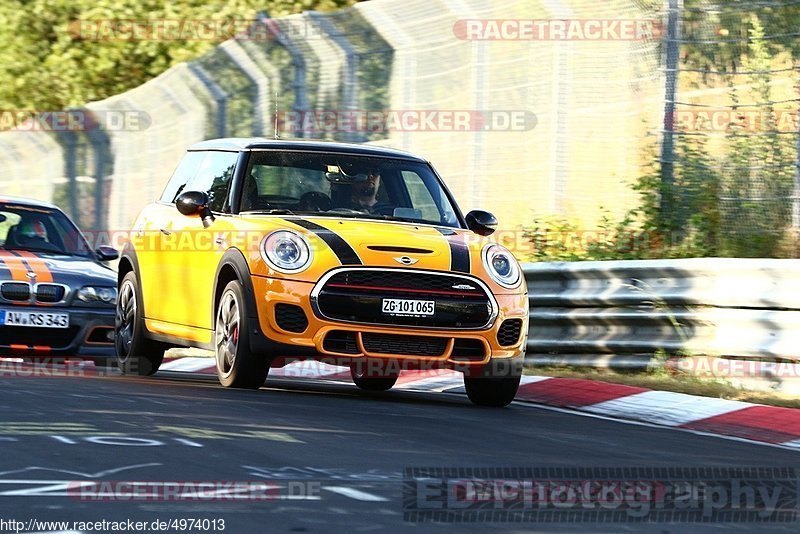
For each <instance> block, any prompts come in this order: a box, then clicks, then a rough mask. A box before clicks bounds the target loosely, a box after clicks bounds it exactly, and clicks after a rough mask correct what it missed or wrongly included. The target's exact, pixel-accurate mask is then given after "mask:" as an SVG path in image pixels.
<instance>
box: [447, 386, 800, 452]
mask: <svg viewBox="0 0 800 534" xmlns="http://www.w3.org/2000/svg"><path fill="white" fill-rule="evenodd" d="M447 394H448V395H449V393H447ZM512 404H513V405H515V406H521V407H523V408H528V409H531V408H533V409H538V410H545V411H548V412H558V413H565V414H570V415H577V416H578V417H591V418H593V419H602V420H603V421H612V422H614V423H622V424H624V425H633V426H643V427H647V428H660V429H661V430H671V431H678V432H686V433H687V434H694V435H695V436H706V437H710V438H720V439H725V440H728V441H736V442H739V443H749V444H750V445H760V446H762V447H773V448H776V449H783V450H785V451H795V452H797V451H800V449H799V448H797V447H796V446H794V445H790V446H787V445H786V443H767V442H766V441H755V440H752V439H747V438H740V437H738V436H726V435H724V434H714V433H712V432H705V431H703V430H694V429H692V428H682V427H679V426H664V425H662V424H658V423H648V422H647V421H634V420H632V419H620V418H619V417H612V416H609V415H602V414H597V413H589V412H582V411H578V410H574V409H570V408H559V407H558V406H548V405H546V404H535V403H533V402H531V401H523V400H517V401H514V402H513V403H512ZM798 441H800V440H798ZM789 443H792V442H789Z"/></svg>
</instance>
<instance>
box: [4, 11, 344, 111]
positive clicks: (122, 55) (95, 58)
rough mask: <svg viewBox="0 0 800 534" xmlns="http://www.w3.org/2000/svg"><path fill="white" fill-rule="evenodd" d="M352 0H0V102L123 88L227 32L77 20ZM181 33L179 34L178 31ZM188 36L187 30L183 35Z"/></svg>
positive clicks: (235, 16) (84, 96) (176, 16)
mask: <svg viewBox="0 0 800 534" xmlns="http://www.w3.org/2000/svg"><path fill="white" fill-rule="evenodd" d="M355 1H356V0H270V1H269V2H264V0H174V1H169V0H4V1H3V2H0V43H3V46H2V47H0V108H2V109H36V110H57V109H65V108H67V107H71V106H80V105H82V104H85V103H86V102H89V101H93V100H100V99H103V98H106V97H109V96H111V95H114V94H117V93H121V92H123V91H126V90H128V89H131V88H133V87H136V86H138V85H141V84H142V83H144V82H146V81H147V80H149V79H151V78H153V77H155V76H157V75H158V74H160V73H162V72H164V71H165V70H166V69H168V68H169V67H170V66H172V65H174V64H176V63H180V62H182V61H186V60H188V59H193V58H196V57H198V56H200V55H201V54H203V53H205V52H207V51H209V50H210V49H211V48H213V47H214V46H215V45H217V44H219V42H221V41H222V40H224V39H225V38H226V37H230V35H228V36H225V35H223V32H218V33H219V35H216V36H214V37H215V38H210V39H197V38H195V39H192V38H186V39H174V40H173V39H158V38H150V39H141V40H132V39H119V38H114V36H113V34H107V33H106V34H104V33H102V32H98V33H89V34H88V35H87V32H85V31H81V27H80V21H114V20H135V21H157V20H189V21H208V20H219V21H233V20H235V21H242V20H252V19H255V17H256V15H257V13H258V11H259V10H263V9H264V8H265V6H267V7H268V9H269V15H270V16H272V17H279V16H283V15H287V14H290V13H296V12H300V11H303V10H310V9H316V10H321V11H326V10H331V9H337V8H341V7H346V6H349V5H352V4H353V3H355ZM178 37H182V36H178ZM187 37H191V35H188V36H187Z"/></svg>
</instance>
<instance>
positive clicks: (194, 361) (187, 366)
mask: <svg viewBox="0 0 800 534" xmlns="http://www.w3.org/2000/svg"><path fill="white" fill-rule="evenodd" d="M214 365H215V363H214V360H213V359H212V358H192V357H186V358H180V359H177V360H172V361H169V362H164V363H163V364H161V367H160V369H163V370H164V371H185V372H187V373H192V372H194V371H202V370H203V369H208V368H213V367H214Z"/></svg>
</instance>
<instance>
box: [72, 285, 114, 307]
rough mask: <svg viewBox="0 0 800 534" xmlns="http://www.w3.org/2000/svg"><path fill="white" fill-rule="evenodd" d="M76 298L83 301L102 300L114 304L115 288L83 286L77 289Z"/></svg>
mask: <svg viewBox="0 0 800 534" xmlns="http://www.w3.org/2000/svg"><path fill="white" fill-rule="evenodd" d="M77 297H78V300H81V301H83V302H103V303H105V304H114V303H115V302H116V301H117V288H115V287H99V286H85V287H82V288H80V289H79V290H78V295H77Z"/></svg>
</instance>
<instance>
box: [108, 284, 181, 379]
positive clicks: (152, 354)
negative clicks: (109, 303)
mask: <svg viewBox="0 0 800 534" xmlns="http://www.w3.org/2000/svg"><path fill="white" fill-rule="evenodd" d="M138 288H139V284H138V281H137V280H136V273H134V272H133V271H131V272H129V273H128V274H126V275H125V276H124V277H123V278H122V283H121V284H120V286H119V295H118V296H117V310H116V314H115V316H114V334H115V336H114V347H115V348H116V352H117V365H118V366H119V368H120V370H121V371H122V372H123V373H124V374H138V375H141V376H149V375H152V374H154V373H155V372H156V371H158V368H159V367H160V366H161V362H162V361H163V360H164V351H165V350H166V349H167V348H168V346H167V345H166V344H164V343H159V342H158V341H153V340H152V339H148V338H147V337H145V331H144V314H143V313H142V306H141V303H140V302H139V289H138Z"/></svg>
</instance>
